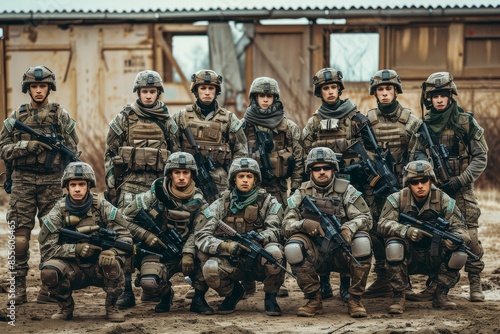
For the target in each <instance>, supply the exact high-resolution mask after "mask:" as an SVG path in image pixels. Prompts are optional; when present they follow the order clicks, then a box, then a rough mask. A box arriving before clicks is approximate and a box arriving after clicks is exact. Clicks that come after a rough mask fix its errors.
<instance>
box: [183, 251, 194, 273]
mask: <svg viewBox="0 0 500 334" xmlns="http://www.w3.org/2000/svg"><path fill="white" fill-rule="evenodd" d="M181 267H182V273H183V274H184V276H187V275H189V274H191V273H192V272H193V270H194V258H193V255H192V254H187V253H186V254H183V255H182V260H181Z"/></svg>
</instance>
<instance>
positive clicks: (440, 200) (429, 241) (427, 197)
mask: <svg viewBox="0 0 500 334" xmlns="http://www.w3.org/2000/svg"><path fill="white" fill-rule="evenodd" d="M434 182H436V176H435V175H434V172H433V170H432V166H431V164H429V163H428V162H427V161H424V160H419V161H412V162H410V163H408V165H406V167H405V168H404V177H403V184H404V186H405V188H403V190H401V191H399V192H397V193H394V194H392V195H389V197H388V198H387V201H386V202H385V205H384V208H383V210H382V213H381V215H380V222H379V224H378V232H379V233H380V234H382V235H383V236H384V237H385V238H387V239H386V240H387V241H386V247H385V250H386V253H387V254H386V257H387V264H386V268H387V274H388V275H389V277H390V285H391V287H392V289H393V301H392V304H391V305H390V306H389V313H390V314H401V313H403V311H404V309H405V291H404V290H405V289H406V287H407V286H408V275H411V274H431V275H434V274H436V275H437V276H436V277H437V278H436V286H437V288H436V290H435V292H434V295H433V298H432V306H433V307H435V308H444V309H454V308H456V306H457V305H456V304H455V303H454V302H452V301H451V300H449V299H448V291H449V289H451V288H453V287H454V286H455V284H457V282H458V280H459V278H460V274H459V271H460V269H461V268H462V267H463V266H464V264H465V261H466V259H467V254H466V253H465V252H463V251H461V250H459V249H457V245H454V244H453V242H451V241H450V240H446V239H442V240H439V241H437V242H436V239H435V238H432V236H430V235H429V233H428V232H425V231H422V230H421V229H419V228H418V226H411V225H406V224H402V223H400V221H401V220H402V218H400V214H401V213H404V214H406V215H408V216H410V217H411V218H416V219H418V220H419V221H425V222H428V223H429V224H431V225H435V224H436V221H437V219H438V218H444V219H445V220H447V221H448V222H449V227H448V228H447V229H446V232H449V233H452V234H454V235H457V236H458V237H459V238H461V239H462V240H463V241H464V242H465V244H468V243H469V242H470V237H469V234H468V233H467V229H466V226H465V223H464V220H463V217H462V214H461V213H460V210H459V209H458V207H457V206H456V205H455V200H453V199H452V198H450V197H449V196H448V195H446V194H445V193H444V192H443V191H442V190H440V189H438V188H436V187H435V186H434V184H433V183H434ZM403 220H404V219H403ZM441 241H442V242H441ZM443 246H444V247H443Z"/></svg>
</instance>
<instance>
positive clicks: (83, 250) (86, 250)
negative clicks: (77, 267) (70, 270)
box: [75, 242, 102, 257]
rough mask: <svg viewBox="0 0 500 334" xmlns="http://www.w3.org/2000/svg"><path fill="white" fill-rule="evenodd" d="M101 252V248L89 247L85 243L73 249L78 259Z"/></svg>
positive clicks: (89, 245)
mask: <svg viewBox="0 0 500 334" xmlns="http://www.w3.org/2000/svg"><path fill="white" fill-rule="evenodd" d="M101 250H102V249H101V247H98V246H95V245H91V244H88V243H86V242H84V243H80V244H76V247H75V253H76V254H78V255H79V256H80V257H91V256H92V255H94V254H95V253H96V252H100V251H101Z"/></svg>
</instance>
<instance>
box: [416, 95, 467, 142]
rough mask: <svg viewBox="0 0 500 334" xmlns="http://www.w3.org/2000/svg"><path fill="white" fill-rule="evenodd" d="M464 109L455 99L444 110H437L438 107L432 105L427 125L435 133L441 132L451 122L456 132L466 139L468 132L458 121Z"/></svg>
mask: <svg viewBox="0 0 500 334" xmlns="http://www.w3.org/2000/svg"><path fill="white" fill-rule="evenodd" d="M463 112H464V111H463V110H462V109H461V108H460V107H459V106H457V102H456V101H453V102H452V103H451V104H450V106H449V107H448V109H446V110H444V111H437V110H436V108H434V107H432V108H431V111H430V112H429V118H428V120H427V122H426V123H427V125H428V126H429V128H430V130H431V131H432V132H434V133H441V131H443V130H444V128H446V126H447V125H448V124H449V125H450V127H451V128H453V130H454V131H455V133H456V134H457V135H458V136H459V137H460V138H461V139H462V140H465V139H466V135H467V134H466V133H465V130H464V128H463V127H462V126H460V125H459V123H458V118H459V115H460V113H463Z"/></svg>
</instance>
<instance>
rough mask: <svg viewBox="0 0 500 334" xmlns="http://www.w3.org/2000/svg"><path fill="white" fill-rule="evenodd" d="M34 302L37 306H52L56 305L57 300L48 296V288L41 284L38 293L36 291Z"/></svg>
mask: <svg viewBox="0 0 500 334" xmlns="http://www.w3.org/2000/svg"><path fill="white" fill-rule="evenodd" d="M36 302H37V303H39V304H53V303H57V300H56V299H55V298H52V297H51V296H50V292H49V288H47V286H46V285H45V284H42V286H41V287H40V291H38V296H37V297H36Z"/></svg>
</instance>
